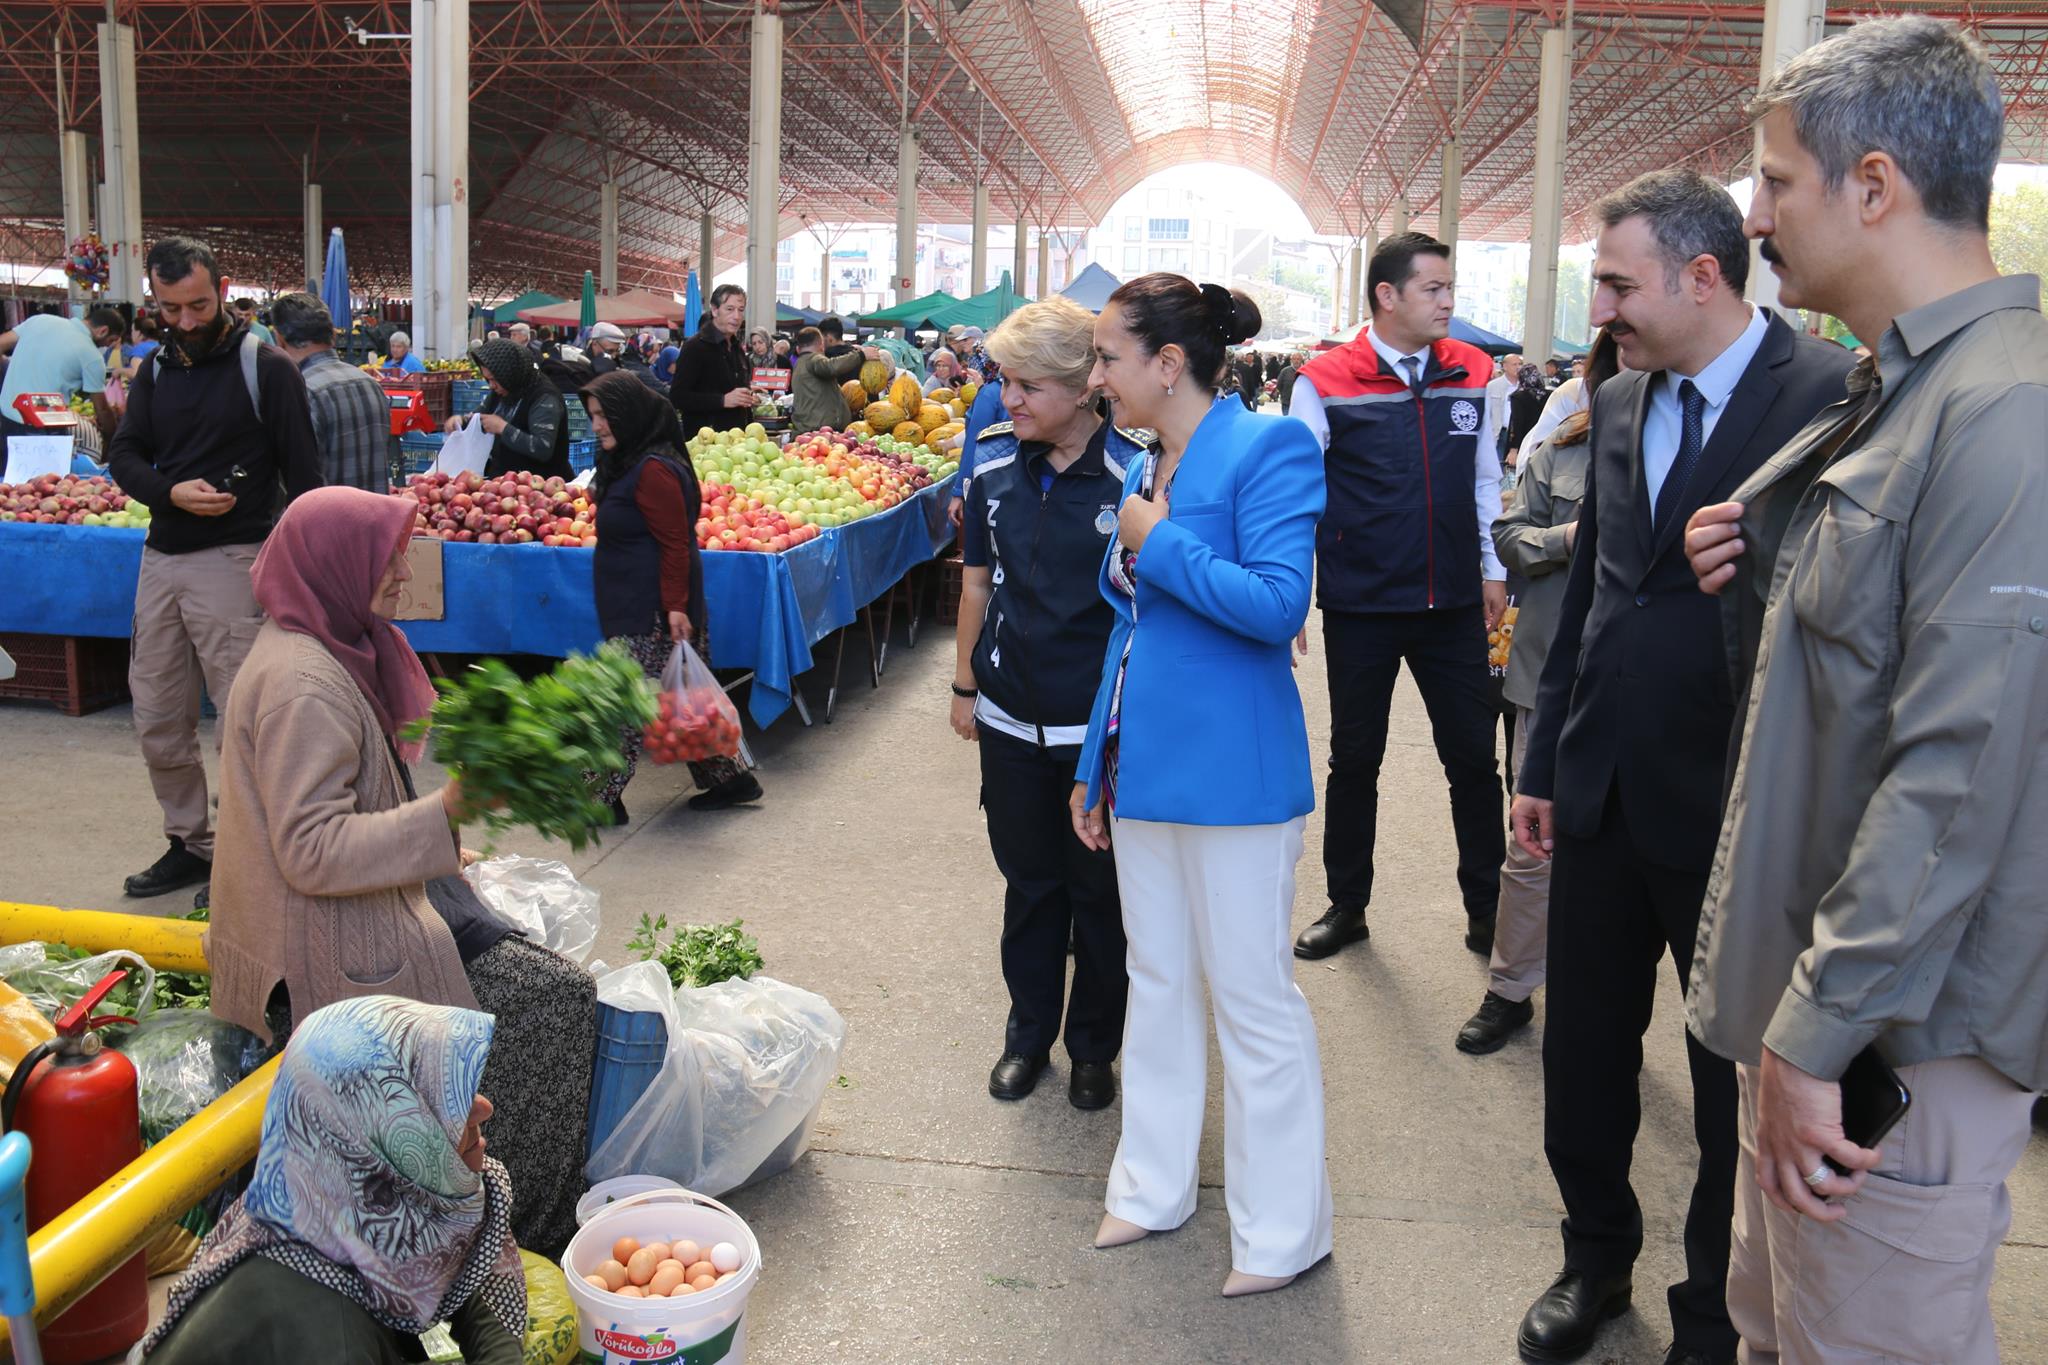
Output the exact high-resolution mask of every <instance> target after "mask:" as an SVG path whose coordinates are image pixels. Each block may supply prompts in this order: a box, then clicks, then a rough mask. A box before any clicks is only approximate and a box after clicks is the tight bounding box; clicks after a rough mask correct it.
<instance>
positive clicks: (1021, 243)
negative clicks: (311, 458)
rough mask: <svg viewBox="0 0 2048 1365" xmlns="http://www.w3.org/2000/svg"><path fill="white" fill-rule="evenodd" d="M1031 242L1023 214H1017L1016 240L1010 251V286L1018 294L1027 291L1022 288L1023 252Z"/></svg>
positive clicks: (1029, 230)
mask: <svg viewBox="0 0 2048 1365" xmlns="http://www.w3.org/2000/svg"><path fill="white" fill-rule="evenodd" d="M1030 243H1031V229H1030V228H1028V227H1026V226H1025V225H1024V215H1023V214H1021V213H1020V214H1018V215H1017V241H1016V244H1015V247H1014V248H1013V250H1012V251H1011V255H1012V256H1014V257H1015V260H1013V261H1012V262H1011V270H1010V288H1012V289H1014V290H1016V291H1017V292H1018V293H1019V294H1023V293H1027V292H1028V291H1027V290H1026V289H1025V288H1024V252H1025V249H1026V248H1027V247H1028V246H1029V245H1030Z"/></svg>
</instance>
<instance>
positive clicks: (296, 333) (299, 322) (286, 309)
mask: <svg viewBox="0 0 2048 1365" xmlns="http://www.w3.org/2000/svg"><path fill="white" fill-rule="evenodd" d="M270 325H271V326H272V327H274V328H276V329H277V335H278V337H279V339H280V340H283V341H285V342H288V343H290V344H291V345H293V346H332V345H333V344H334V318H333V317H332V316H331V315H330V314H329V313H328V311H327V305H326V304H324V303H322V302H320V300H318V299H316V298H314V297H313V296H312V295H311V294H304V293H300V294H285V295H282V296H280V297H279V298H278V300H277V302H275V303H273V304H271V305H270Z"/></svg>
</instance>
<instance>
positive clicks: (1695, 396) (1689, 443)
mask: <svg viewBox="0 0 2048 1365" xmlns="http://www.w3.org/2000/svg"><path fill="white" fill-rule="evenodd" d="M1678 408H1679V412H1680V414H1681V417H1680V421H1679V434H1678V457H1677V458H1676V459H1674V460H1672V462H1671V471H1670V472H1669V473H1667V474H1666V475H1665V476H1664V486H1663V487H1662V488H1660V489H1658V490H1657V507H1656V510H1655V511H1654V512H1653V513H1652V514H1651V516H1650V530H1651V532H1652V533H1653V534H1654V533H1658V532H1661V531H1662V530H1663V529H1664V523H1665V522H1667V521H1669V520H1670V519H1671V515H1672V513H1673V512H1674V511H1676V510H1677V508H1678V503H1679V499H1680V498H1682V497H1684V496H1685V486H1686V484H1687V483H1689V482H1691V481H1692V472H1693V470H1695V469H1697V468H1699V463H1700V447H1702V446H1703V445H1705V444H1706V440H1705V437H1704V433H1705V431H1706V417H1707V399H1706V395H1705V394H1703V393H1701V392H1700V391H1699V390H1698V389H1696V388H1694V387H1693V382H1692V381H1691V380H1690V379H1681V380H1679V381H1678Z"/></svg>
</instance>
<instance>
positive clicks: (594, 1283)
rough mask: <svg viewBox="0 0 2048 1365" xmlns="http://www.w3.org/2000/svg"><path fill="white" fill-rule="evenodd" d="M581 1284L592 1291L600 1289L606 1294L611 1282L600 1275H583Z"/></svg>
mask: <svg viewBox="0 0 2048 1365" xmlns="http://www.w3.org/2000/svg"><path fill="white" fill-rule="evenodd" d="M583 1283H585V1284H587V1285H589V1286H590V1287H591V1288H592V1289H602V1290H605V1291H606V1292H609V1291H610V1290H611V1287H612V1286H611V1281H609V1280H607V1279H605V1277H604V1276H602V1275H585V1276H584V1277H583Z"/></svg>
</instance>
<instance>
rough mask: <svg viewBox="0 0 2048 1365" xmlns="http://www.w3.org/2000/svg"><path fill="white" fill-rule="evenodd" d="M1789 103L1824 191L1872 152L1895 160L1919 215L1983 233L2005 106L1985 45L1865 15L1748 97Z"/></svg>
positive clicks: (1761, 102)
mask: <svg viewBox="0 0 2048 1365" xmlns="http://www.w3.org/2000/svg"><path fill="white" fill-rule="evenodd" d="M1774 109H1787V110H1790V111H1791V114H1792V126H1793V128H1794V129H1795V130H1796V131H1797V132H1798V134H1799V143H1800V145H1801V146H1802V147H1804V148H1805V149H1806V150H1807V152H1808V153H1809V154H1811V155H1812V157H1813V159H1814V160H1815V161H1817V162H1819V163H1820V168H1821V173H1822V175H1823V176H1825V177H1826V181H1827V187H1828V193H1830V194H1833V193H1834V192H1835V191H1836V190H1837V189H1839V188H1841V184H1842V180H1843V178H1844V177H1845V176H1847V175H1848V173H1849V171H1850V168H1852V167H1853V166H1855V164H1856V163H1857V162H1858V161H1860V160H1862V159H1863V158H1864V157H1865V156H1867V155H1868V154H1870V153H1871V152H1883V153H1885V154H1886V155H1888V156H1890V157H1891V159H1892V160H1893V161H1896V162H1897V163H1898V166H1899V170H1900V171H1902V172H1903V173H1904V174H1905V177H1906V179H1907V180H1908V181H1910V182H1911V183H1912V185H1913V188H1914V189H1915V190H1918V191H1919V193H1920V202H1921V204H1922V205H1923V206H1925V208H1926V210H1927V216H1928V217H1929V218H1932V219H1934V220H1935V221H1936V222H1939V223H1949V224H1954V225H1957V226H1969V227H1973V228H1975V229H1976V230H1977V231H1979V232H1987V231H1989V230H1990V226H1991V177H1992V173H1993V172H1994V171H1996V170H1997V169H1998V153H1999V150H2000V148H2001V147H2002V146H2003V145H2004V142H2005V105H2004V101H2003V100H2002V99H2001V98H2000V97H1999V94H1998V79H1997V76H1996V75H1995V74H1994V73H1993V71H1992V69H1991V63H1990V62H1988V61H1986V60H1985V57H1984V50H1983V49H1982V48H1980V47H1979V46H1977V44H1976V43H1975V42H1974V41H1973V40H1972V39H1971V38H1970V37H1969V36H1968V35H1967V34H1965V33H1963V32H1962V30H1960V29H1958V28H1956V27H1955V26H1954V25H1952V24H1945V23H1942V22H1941V21H1939V20H1936V19H1929V18H1926V17H1924V16H1910V17H1902V18H1897V19H1868V20H1865V21H1864V22H1862V23H1859V24H1856V25H1854V26H1853V27H1851V28H1850V29H1849V31H1848V32H1846V33H1844V34H1842V35H1841V36H1840V37H1837V38H1830V39H1829V40H1828V41H1826V42H1824V43H1819V44H1817V45H1815V46H1813V47H1810V48H1808V49H1807V50H1806V51H1804V52H1802V53H1800V54H1799V55H1798V56H1797V57H1794V58H1793V59H1792V60H1791V61H1789V62H1787V63H1786V64H1785V65H1784V66H1782V67H1780V68H1779V69H1778V70H1777V72H1776V73H1774V74H1773V75H1772V76H1771V78H1770V80H1769V81H1767V82H1765V84H1764V87H1763V89H1762V90H1761V91H1759V92H1758V94H1757V97H1756V98H1755V99H1754V100H1752V101H1750V105H1749V117H1750V118H1751V119H1752V120H1756V119H1761V118H1763V117H1764V116H1765V115H1766V114H1769V113H1770V112H1771V111H1772V110H1774Z"/></svg>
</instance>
